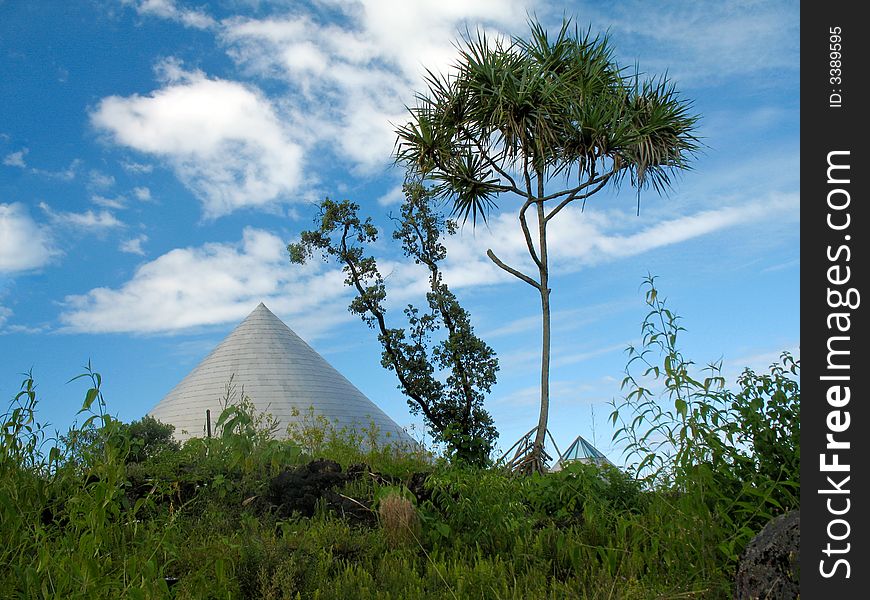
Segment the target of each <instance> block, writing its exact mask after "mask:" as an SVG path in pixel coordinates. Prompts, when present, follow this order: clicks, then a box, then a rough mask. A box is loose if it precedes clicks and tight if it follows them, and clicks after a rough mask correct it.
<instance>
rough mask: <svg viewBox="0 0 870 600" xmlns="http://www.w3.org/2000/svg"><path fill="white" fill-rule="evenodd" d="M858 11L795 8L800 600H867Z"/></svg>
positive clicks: (863, 49) (864, 48)
mask: <svg viewBox="0 0 870 600" xmlns="http://www.w3.org/2000/svg"><path fill="white" fill-rule="evenodd" d="M861 6H862V4H861V3H858V2H804V3H803V4H802V6H801V388H802V392H801V550H800V572H801V597H802V598H806V599H810V600H812V599H815V598H837V599H841V598H843V599H850V598H868V597H870V552H868V547H870V530H868V527H867V512H868V510H870V499H868V496H870V494H868V492H867V490H868V489H870V468H868V463H870V414H868V408H867V407H868V402H870V392H868V388H870V386H868V379H870V363H868V362H867V361H868V359H867V356H870V353H868V352H867V344H868V342H870V337H868V331H867V318H866V316H865V315H866V312H867V310H868V307H867V306H865V304H867V303H870V292H868V290H867V288H866V281H867V270H868V268H870V262H868V256H867V251H866V247H867V245H868V244H867V242H868V240H867V238H868V237H870V217H868V211H867V208H866V205H867V203H868V201H870V198H868V196H867V180H868V178H870V164H868V151H867V150H868V147H870V139H868V138H867V127H866V123H867V119H866V114H867V112H868V110H870V97H868V94H867V92H866V89H867V85H866V81H867V79H868V76H870V49H868V43H867V40H868V38H870V23H868V22H867V20H866V18H864V17H863V16H862V14H864V11H863V10H862V11H861V13H862V14H859V8H858V7H861Z"/></svg>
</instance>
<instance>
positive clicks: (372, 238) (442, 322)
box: [288, 184, 498, 466]
mask: <svg viewBox="0 0 870 600" xmlns="http://www.w3.org/2000/svg"><path fill="white" fill-rule="evenodd" d="M404 193H405V200H404V202H403V203H402V208H401V217H400V218H396V219H395V221H396V222H397V223H396V225H397V226H396V230H395V231H394V232H393V238H394V239H395V240H398V241H399V242H400V243H401V246H402V250H403V251H404V253H405V256H407V257H409V258H412V259H413V260H414V262H415V263H417V264H419V265H423V266H424V267H425V268H426V269H427V270H428V271H429V291H428V292H427V293H426V303H427V304H428V311H423V312H421V311H420V309H418V308H416V307H415V306H413V305H411V304H409V305H408V306H407V308H406V309H405V311H404V312H405V318H406V320H407V323H408V326H407V328H397V327H389V326H388V325H387V314H386V313H387V311H386V307H385V306H384V302H385V300H386V297H387V289H386V285H384V279H383V277H382V276H381V273H380V272H379V271H378V265H377V262H376V260H375V258H374V257H373V256H368V255H367V254H366V252H367V250H368V249H369V247H370V246H371V245H373V244H374V243H375V242H376V241H377V238H378V230H377V228H376V227H375V226H374V225H373V224H372V221H371V219H370V218H369V219H365V220H362V219H361V218H360V217H359V206H358V205H357V204H354V203H352V202H349V201H347V200H345V201H344V202H334V201H332V200H330V199H329V198H327V199H326V200H324V201H323V202H321V203H320V207H319V208H320V212H319V215H318V217H317V218H316V219H315V223H317V224H318V228H317V229H316V230H313V231H303V232H302V234H301V236H300V238H301V239H300V241H299V242H298V243H295V244H290V245H289V246H288V251H289V252H290V259H291V261H292V262H295V263H300V264H301V263H304V262H305V261H306V260H309V259H310V258H311V257H312V256H313V255H316V254H319V255H321V256H322V257H323V258H324V260H335V261H336V262H338V263H339V264H341V265H342V269H343V270H344V273H345V274H346V275H347V278H346V279H345V283H346V284H347V285H348V286H349V287H351V288H353V290H354V293H355V296H354V298H353V300H352V301H351V303H350V306H349V307H348V309H349V310H350V312H352V313H353V314H356V315H359V316H360V317H361V318H362V320H363V321H364V322H365V323H366V324H367V325H368V326H369V327H371V328H372V329H375V330H376V331H377V332H378V341H380V343H381V345H382V346H383V353H382V359H381V364H382V365H383V366H384V367H386V368H387V369H390V370H391V371H393V372H394V373H395V374H396V378H397V379H398V380H399V385H398V387H399V389H400V390H402V392H403V393H404V394H405V396H406V397H407V398H408V406H410V407H411V412H412V413H414V414H420V413H422V414H423V418H424V419H425V422H426V425H427V426H428V428H429V430H430V432H431V433H432V437H433V438H434V439H435V440H436V441H437V442H443V443H444V444H446V446H447V452H448V455H449V456H451V457H455V458H457V459H459V460H462V461H465V462H468V463H470V464H474V465H478V466H482V465H484V464H486V462H487V461H488V460H489V455H490V453H491V451H492V447H493V444H494V443H495V440H496V439H497V438H498V432H497V431H496V429H495V426H494V425H493V422H492V417H491V416H490V414H489V413H488V412H487V411H486V409H485V408H484V406H483V400H484V398H485V396H486V394H487V393H489V391H490V389H491V388H492V386H493V385H494V384H495V380H496V371H498V359H497V358H496V356H495V352H494V351H493V349H492V348H490V347H489V345H488V344H486V342H484V341H483V340H481V339H480V338H479V337H477V335H475V334H474V327H472V325H471V315H469V314H468V311H466V310H465V309H464V308H462V306H460V304H459V301H458V300H457V299H456V296H455V295H454V294H453V292H451V291H450V289H449V288H448V287H447V284H445V283H444V281H443V279H442V275H441V268H440V263H441V262H442V261H443V260H444V259H445V257H446V256H447V249H446V248H445V247H444V244H443V242H442V239H443V238H444V236H445V235H453V234H454V233H456V223H454V222H453V221H450V220H448V219H445V218H444V216H443V215H441V214H440V213H439V212H438V211H437V210H435V209H434V208H433V206H432V192H431V191H430V190H427V189H425V188H423V186H421V185H419V184H407V185H405V186H404ZM439 330H442V331H443V332H444V334H443V336H441V338H440V339H439V340H437V341H436V340H435V339H433V336H435V335H436V334H438V333H439ZM439 373H444V374H445V375H444V376H443V377H439Z"/></svg>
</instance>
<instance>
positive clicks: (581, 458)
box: [550, 435, 613, 472]
mask: <svg viewBox="0 0 870 600" xmlns="http://www.w3.org/2000/svg"><path fill="white" fill-rule="evenodd" d="M571 462H581V463H586V464H593V465H613V463H612V462H610V461H609V460H607V457H606V456H604V454H602V453H601V451H600V450H598V448H596V447H595V446H593V445H592V444H590V443H589V442H588V441H586V438H584V437H583V436H582V435H578V436H577V438H576V439H575V440H574V441H573V442H571V445H570V446H568V449H567V450H565V452H564V453H563V454H562V455H561V456H560V457H559V460H557V461H556V464H555V465H553V468H552V469H550V470H551V471H554V472H555V471H561V470H562V469H563V468H564V467H565V465H567V464H568V463H571Z"/></svg>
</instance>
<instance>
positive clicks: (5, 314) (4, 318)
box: [0, 306, 12, 327]
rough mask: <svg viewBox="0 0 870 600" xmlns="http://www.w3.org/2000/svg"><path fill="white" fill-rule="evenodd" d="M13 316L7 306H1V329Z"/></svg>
mask: <svg viewBox="0 0 870 600" xmlns="http://www.w3.org/2000/svg"><path fill="white" fill-rule="evenodd" d="M11 316H12V310H11V309H9V308H6V307H5V306H0V327H3V324H4V323H5V322H6V321H7V320H8V319H9V317H11Z"/></svg>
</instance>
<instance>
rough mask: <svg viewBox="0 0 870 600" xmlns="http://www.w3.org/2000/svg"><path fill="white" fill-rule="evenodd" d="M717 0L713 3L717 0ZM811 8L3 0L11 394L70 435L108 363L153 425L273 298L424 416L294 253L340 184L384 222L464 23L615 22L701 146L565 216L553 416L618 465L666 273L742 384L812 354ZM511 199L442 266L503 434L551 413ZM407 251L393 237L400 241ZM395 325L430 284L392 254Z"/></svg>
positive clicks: (2, 298)
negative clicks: (807, 165) (541, 405)
mask: <svg viewBox="0 0 870 600" xmlns="http://www.w3.org/2000/svg"><path fill="white" fill-rule="evenodd" d="M702 4H703V5H702ZM798 12H799V11H798V7H797V4H796V3H793V2H770V1H768V2H754V1H741V2H717V3H695V2H689V1H687V0H686V1H684V0H674V1H670V2H656V3H649V2H642V1H629V2H619V3H613V2H546V1H538V2H532V1H521V0H499V1H497V0H483V1H479V2H473V3H472V2H462V1H458V0H419V1H406V2H386V1H378V0H360V1H345V2H340V1H338V0H313V1H312V2H268V1H266V0H259V1H258V0H238V1H232V0H224V1H221V2H214V3H202V2H193V3H186V2H182V1H174V0H119V1H111V0H93V1H86V0H80V1H78V2H70V3H62V4H56V3H52V5H48V4H46V3H29V2H18V1H10V0H0V98H2V99H3V105H2V109H0V396H2V397H3V398H7V399H11V398H12V397H13V396H14V394H15V393H16V392H17V389H18V385H19V383H20V381H21V376H20V373H22V372H25V371H28V370H30V369H32V370H33V374H34V377H35V379H36V381H37V383H38V386H39V388H38V389H39V391H40V397H41V405H40V407H41V408H40V415H41V417H42V419H43V420H45V421H48V422H50V423H51V424H52V426H53V427H56V428H58V429H60V430H61V431H64V430H65V429H66V428H67V427H68V426H69V425H70V424H71V423H72V422H73V420H74V419H75V416H76V411H77V409H78V407H79V406H80V402H81V399H82V397H83V393H84V386H83V385H82V384H81V382H76V383H71V384H67V383H66V382H67V381H68V380H69V379H70V378H72V377H73V376H75V375H77V374H78V373H80V372H81V367H82V365H84V364H85V363H87V362H88V360H90V361H91V362H92V364H93V366H94V368H95V369H96V370H97V371H99V372H100V373H101V374H102V376H103V379H104V391H105V396H106V399H107V402H108V406H109V409H110V411H111V412H112V413H114V414H117V415H118V416H119V417H120V418H122V419H124V420H132V419H136V418H139V417H141V416H142V415H143V414H145V413H146V412H147V411H148V410H149V409H150V408H151V407H152V406H153V405H154V404H156V403H157V402H158V401H159V400H160V399H161V398H162V397H163V396H164V395H165V394H166V393H167V392H168V391H169V390H170V389H171V388H172V387H173V386H174V385H175V384H176V383H177V382H178V381H180V380H181V378H182V377H184V375H186V374H187V373H188V372H189V371H190V369H192V368H193V367H194V366H195V365H196V364H197V363H198V362H199V361H200V360H201V359H202V358H203V357H204V356H205V355H206V354H207V353H208V351H210V350H211V348H213V347H214V346H215V345H216V344H217V343H218V342H219V341H220V340H221V339H223V337H225V336H226V335H227V333H229V331H231V330H232V328H233V327H234V326H235V325H236V324H238V322H240V321H241V320H242V319H243V318H244V317H245V316H246V315H247V314H248V313H249V312H250V311H251V310H253V308H254V307H255V306H256V305H257V304H258V303H259V302H261V301H263V302H265V303H266V305H267V306H268V307H269V308H270V309H272V311H273V312H275V313H276V314H277V315H278V316H279V317H281V318H282V319H283V320H284V321H285V322H286V323H287V324H288V325H289V326H290V327H291V328H292V329H293V330H294V331H296V332H297V333H298V334H300V335H301V336H302V337H303V338H304V339H306V340H307V341H308V342H309V343H310V344H311V345H312V346H314V348H315V349H316V350H318V351H319V352H320V353H321V354H323V356H324V357H325V358H326V359H327V360H328V361H330V362H331V363H332V364H333V365H334V366H335V367H336V368H337V369H338V370H339V371H341V372H342V373H343V374H344V375H345V376H346V377H348V378H349V379H350V380H351V381H352V382H353V383H354V384H355V385H357V387H359V388H360V389H361V390H362V391H363V392H364V393H366V394H367V395H368V396H369V397H370V398H371V399H372V400H374V401H375V402H376V403H378V404H379V405H380V406H381V407H382V408H383V409H384V410H385V411H386V412H387V413H388V414H389V415H390V416H392V417H393V418H394V419H395V420H396V421H397V422H398V423H400V424H401V425H409V424H411V423H414V422H415V419H413V418H412V417H411V416H410V414H409V413H408V410H407V406H406V404H405V401H404V399H403V397H402V396H401V394H400V393H399V392H398V390H396V387H395V380H394V378H393V376H392V374H390V373H388V372H386V371H384V370H383V369H382V368H381V366H380V351H379V348H378V346H377V343H376V340H375V337H374V334H373V332H371V331H370V330H368V329H367V328H366V327H365V325H364V324H363V323H361V322H360V321H359V320H358V319H356V318H354V317H353V316H352V315H350V314H349V313H348V312H347V310H346V306H347V302H348V300H349V295H348V293H347V291H346V290H345V289H344V287H343V285H342V279H343V277H342V276H341V274H340V273H339V272H338V271H337V270H336V269H334V268H333V267H331V266H329V265H325V264H319V263H312V264H310V265H306V266H305V267H299V266H295V265H291V264H290V263H289V260H288V259H287V256H286V252H285V246H286V244H287V243H288V242H291V241H294V240H295V239H297V237H298V235H299V233H300V232H301V231H302V230H304V229H306V228H309V227H310V226H311V223H312V221H311V219H312V217H313V214H314V210H315V209H314V204H315V203H316V202H317V201H318V200H320V199H322V198H323V197H324V196H327V195H328V196H330V197H332V198H336V199H345V198H347V199H351V200H353V201H355V202H357V203H358V204H360V205H361V206H362V207H363V211H364V212H366V213H367V214H370V215H371V216H372V217H373V218H374V219H375V221H376V222H377V223H378V224H380V225H384V226H387V225H388V224H389V219H388V216H389V214H390V213H391V212H393V213H395V212H396V211H397V208H398V201H399V199H400V185H401V181H402V175H403V173H402V172H401V171H400V170H399V169H398V168H397V167H394V166H393V165H392V160H391V151H392V149H393V143H394V139H395V138H394V134H393V133H392V132H393V124H399V123H402V122H404V120H405V116H404V106H405V105H406V104H411V103H412V102H413V94H414V92H415V91H419V90H422V89H423V83H422V77H421V73H422V72H423V70H424V68H430V69H433V70H442V69H445V68H447V66H448V65H449V63H450V61H451V60H452V58H453V56H454V47H453V45H452V44H453V43H454V42H455V41H456V40H457V38H458V36H459V34H460V32H461V31H464V30H465V29H466V28H468V29H470V30H474V29H475V28H477V27H480V28H484V29H486V30H487V31H489V32H492V33H502V34H508V35H510V34H523V33H524V32H525V31H526V30H527V25H526V19H527V15H528V14H535V15H537V17H538V18H539V19H540V20H541V21H542V22H543V23H545V24H547V25H549V27H550V28H556V27H558V25H559V23H560V22H561V19H562V17H563V15H567V16H570V17H573V18H574V19H576V21H577V22H578V23H579V24H580V25H581V26H583V27H585V26H586V25H590V26H591V27H592V30H593V31H604V30H609V32H610V35H611V38H612V41H613V43H614V47H615V49H616V56H617V58H618V60H619V62H620V64H624V65H629V66H630V65H633V64H635V63H636V64H637V65H638V66H639V68H640V70H641V71H644V72H647V73H651V74H660V73H663V72H665V71H667V73H668V75H669V76H670V77H671V78H672V79H673V80H674V82H675V83H676V84H677V87H678V89H679V90H680V92H681V94H682V95H683V96H684V97H685V98H687V99H691V100H692V101H693V103H694V110H695V112H697V113H698V114H700V115H701V121H700V124H699V131H698V133H699V135H700V136H701V137H702V141H703V143H704V144H705V148H704V149H703V151H702V152H701V153H700V154H699V155H698V156H697V157H696V159H695V160H694V162H693V170H692V171H690V172H687V173H685V174H684V175H682V176H681V177H679V178H678V179H677V181H676V185H675V188H674V190H673V191H672V192H671V193H670V194H669V195H668V196H666V197H658V196H656V195H655V194H654V193H647V194H645V195H644V197H643V203H642V210H641V213H640V216H637V215H636V198H635V195H634V193H633V192H632V191H631V190H630V189H627V188H626V189H623V190H621V191H620V192H618V193H617V192H615V191H605V192H602V193H600V194H598V195H597V196H596V197H595V198H594V199H593V200H591V201H590V202H589V203H588V204H587V207H586V210H585V212H583V213H582V214H581V213H580V212H579V210H566V211H564V212H563V213H561V214H560V215H559V217H558V218H556V219H554V221H553V222H552V224H551V228H552V229H551V242H550V246H551V258H552V265H553V266H552V270H553V278H552V284H551V287H552V289H553V296H552V300H551V301H552V306H553V311H554V312H553V324H554V328H555V332H554V336H553V364H554V367H553V370H552V374H551V388H552V400H553V401H552V408H551V431H552V432H553V434H554V436H555V437H556V440H557V441H558V442H559V443H560V444H561V445H562V446H563V448H564V446H567V444H568V443H569V442H570V441H571V440H572V439H573V437H574V436H575V435H576V434H578V433H581V434H583V435H584V436H585V437H587V439H590V440H593V439H594V442H595V443H596V445H597V446H598V447H599V448H600V449H601V450H603V451H604V452H605V453H606V454H608V455H609V456H610V457H611V459H613V460H614V462H620V449H619V448H618V447H615V446H614V445H613V444H612V443H611V442H610V435H611V433H612V431H611V429H610V427H609V422H608V421H607V415H608V414H609V412H610V407H609V405H608V402H609V401H610V400H611V399H614V398H616V399H618V398H620V397H621V392H620V389H619V383H620V381H621V379H622V376H623V370H624V367H625V362H626V355H625V351H624V350H625V348H626V347H627V346H628V345H629V344H637V343H638V342H639V338H640V323H641V321H642V320H643V318H644V316H645V314H646V310H645V305H644V303H643V295H642V290H641V289H640V284H641V282H642V280H643V278H644V276H645V275H646V274H647V273H653V274H655V275H657V276H658V277H659V280H658V281H659V287H660V289H661V291H662V293H663V294H664V295H666V296H667V297H668V299H669V303H670V305H671V307H672V308H674V309H675V310H676V311H677V312H678V313H680V314H681V315H682V316H683V318H684V325H685V327H686V328H687V330H688V331H687V333H686V334H685V335H684V338H683V341H684V350H685V353H686V354H687V355H688V356H689V357H691V358H692V359H694V360H695V361H696V362H697V363H699V364H702V365H703V364H706V363H707V362H709V361H714V360H719V359H721V360H722V361H723V364H724V366H725V370H726V373H727V374H729V375H730V376H731V377H732V379H733V377H734V376H736V374H737V373H739V371H740V370H741V368H742V367H743V366H752V367H754V368H756V369H762V368H764V367H766V365H768V364H769V363H770V362H772V361H774V360H775V359H776V358H777V357H778V355H779V353H780V352H781V351H782V350H790V351H792V352H793V353H794V354H796V355H799V341H800V329H799V313H800V298H799V283H800V248H799V242H800V238H799V224H800V222H799V208H800V202H799V183H800V175H799V167H800V163H799V156H798V151H799V133H800V132H799V109H800V105H799V96H798V93H799V44H798V38H799V19H798ZM516 208H517V207H515V206H513V204H512V203H511V201H509V200H505V201H504V202H502V203H501V204H500V206H499V209H498V211H496V212H495V213H494V214H493V215H492V217H491V219H490V222H489V224H488V226H486V227H482V226H478V227H477V228H476V229H475V228H472V227H471V225H470V224H468V225H466V226H465V227H464V228H463V229H462V231H461V232H460V234H459V235H458V236H457V237H456V238H454V239H453V240H451V241H450V243H449V258H448V262H447V265H446V280H447V283H448V284H450V285H451V287H452V288H453V289H454V291H455V292H456V293H457V294H458V296H459V297H460V299H461V301H462V302H463V303H464V305H465V306H466V308H468V309H469V310H470V311H471V313H472V316H473V319H474V322H475V324H476V329H477V332H478V333H479V334H480V335H481V336H482V337H483V338H484V339H485V340H487V341H488V342H489V343H490V344H491V345H492V346H493V347H494V348H495V350H496V351H497V352H498V354H499V357H500V360H501V366H502V369H501V372H500V377H499V383H498V384H497V386H496V388H495V389H494V391H493V393H492V395H491V396H490V397H489V399H488V401H487V406H488V408H489V410H490V411H491V413H492V414H493V416H494V418H495V422H496V425H497V427H498V428H499V431H500V432H501V438H500V444H501V445H502V447H505V448H506V447H507V446H510V445H511V444H512V443H513V442H514V441H515V440H516V438H517V437H518V436H519V435H520V434H522V433H524V432H525V431H526V430H528V429H529V428H531V427H532V426H533V425H534V424H535V423H536V419H537V411H538V397H537V394H538V392H537V381H538V361H539V336H540V334H539V316H538V314H539V306H538V304H537V302H538V300H537V297H536V295H535V293H534V290H532V289H531V288H529V287H528V286H527V285H526V284H524V283H522V282H519V281H518V280H515V279H513V278H511V277H510V276H509V275H507V274H505V273H503V272H501V271H499V270H498V269H497V268H496V267H494V265H492V264H491V263H490V262H489V260H488V259H487V258H486V256H485V251H486V249H487V248H493V249H494V250H495V251H496V253H497V254H498V255H499V256H500V257H501V258H502V259H504V260H505V261H506V262H509V263H511V262H513V263H519V264H522V263H523V261H524V260H527V259H525V258H524V257H525V250H524V246H523V240H522V234H521V232H520V230H519V228H518V227H516V226H515V223H516V221H515V211H516ZM384 237H386V238H387V239H389V236H384ZM376 253H377V255H378V257H379V258H380V259H381V268H382V271H383V272H384V273H386V274H388V277H387V284H388V292H389V293H390V302H391V306H393V307H394V311H393V312H394V314H395V313H398V312H399V307H401V306H403V305H404V304H406V303H407V302H411V301H413V302H418V303H419V302H420V301H421V300H420V297H419V296H415V293H416V292H417V291H419V290H420V289H421V285H422V284H423V283H424V282H425V279H424V278H425V273H423V272H421V271H419V270H417V269H416V268H414V267H413V266H411V265H407V264H405V263H404V262H403V261H402V260H401V255H400V253H398V252H396V249H395V248H394V247H392V246H391V245H390V244H389V243H388V242H387V241H384V242H383V243H381V244H380V245H379V246H378V247H377V248H376Z"/></svg>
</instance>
